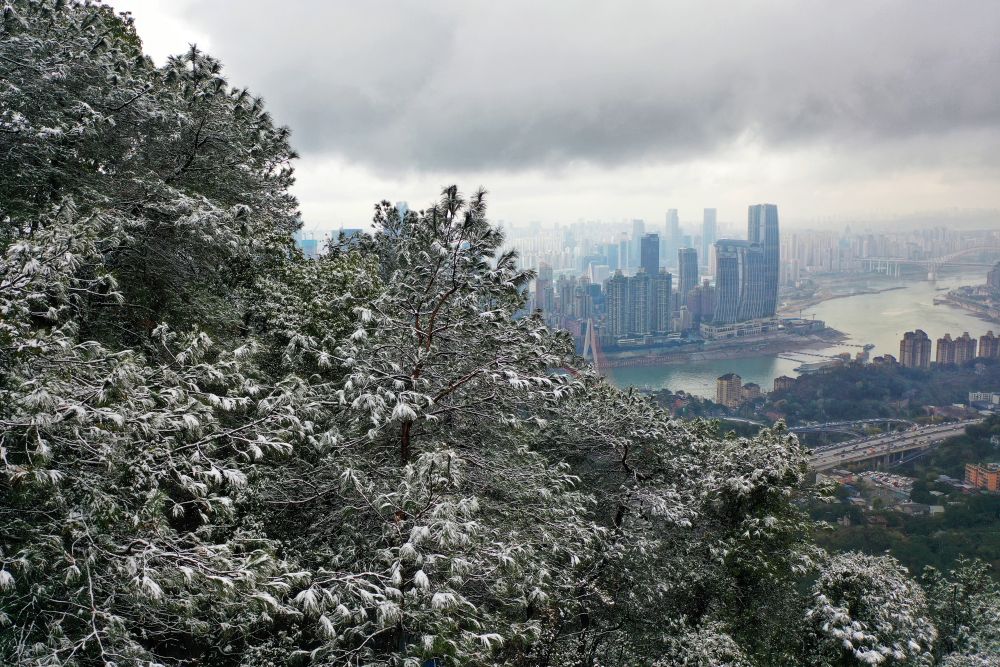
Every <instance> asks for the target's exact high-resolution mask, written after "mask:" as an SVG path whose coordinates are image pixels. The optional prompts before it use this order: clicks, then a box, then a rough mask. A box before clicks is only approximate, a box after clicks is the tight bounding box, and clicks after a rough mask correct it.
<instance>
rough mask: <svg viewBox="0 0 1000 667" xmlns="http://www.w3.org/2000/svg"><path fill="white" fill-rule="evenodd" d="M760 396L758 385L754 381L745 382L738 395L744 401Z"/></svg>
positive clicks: (753, 399)
mask: <svg viewBox="0 0 1000 667" xmlns="http://www.w3.org/2000/svg"><path fill="white" fill-rule="evenodd" d="M760 396H761V394H760V385H759V384H757V383H756V382H747V383H746V384H745V385H743V387H742V388H741V389H740V397H741V398H742V399H743V401H744V402H746V401H755V400H757V399H758V398H760Z"/></svg>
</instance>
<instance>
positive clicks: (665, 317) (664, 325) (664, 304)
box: [653, 269, 673, 333]
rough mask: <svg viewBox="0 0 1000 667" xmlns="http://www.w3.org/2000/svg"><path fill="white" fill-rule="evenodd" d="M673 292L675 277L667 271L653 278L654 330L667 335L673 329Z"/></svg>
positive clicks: (661, 270) (663, 270)
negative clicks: (671, 324)
mask: <svg viewBox="0 0 1000 667" xmlns="http://www.w3.org/2000/svg"><path fill="white" fill-rule="evenodd" d="M672 290H673V276H672V275H670V274H669V273H667V271H666V269H660V271H659V272H658V273H657V274H656V275H655V276H654V278H653V321H654V325H653V330H654V331H656V332H657V333H667V332H669V331H670V329H671V327H670V320H671V318H672V317H673V303H672V301H671V298H670V297H671V294H670V293H671V291H672Z"/></svg>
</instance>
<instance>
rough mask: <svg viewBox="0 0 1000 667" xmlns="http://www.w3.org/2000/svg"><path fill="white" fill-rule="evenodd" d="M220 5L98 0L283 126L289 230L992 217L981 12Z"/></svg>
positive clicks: (993, 125)
mask: <svg viewBox="0 0 1000 667" xmlns="http://www.w3.org/2000/svg"><path fill="white" fill-rule="evenodd" d="M236 7H237V5H236V4H234V3H232V2H217V3H210V4H206V3H194V2H190V1H186V0H172V1H171V2H164V1H153V0H142V1H141V2H139V1H135V0H132V1H125V2H120V3H116V8H117V9H121V10H130V11H132V12H133V13H134V15H135V17H136V21H137V30H138V33H139V35H140V37H141V38H142V39H143V40H144V42H145V46H146V49H147V50H148V51H150V52H151V53H152V54H153V56H154V57H155V58H156V59H157V60H158V61H159V62H162V61H163V60H164V59H165V58H166V56H167V55H168V54H170V53H176V52H180V51H183V50H185V49H187V48H188V45H189V44H190V43H197V44H198V45H199V46H200V47H202V48H204V49H206V50H208V51H209V52H211V53H212V54H213V55H215V56H217V57H219V58H221V60H222V62H223V64H224V66H225V69H224V73H225V74H228V75H229V76H230V77H231V78H232V80H239V81H241V82H243V83H246V84H248V85H249V86H250V89H251V91H252V92H253V93H255V94H260V95H262V96H263V97H264V98H265V100H266V101H267V102H268V104H269V107H270V108H271V109H272V110H273V113H274V116H275V118H276V119H277V121H278V122H279V123H282V124H288V125H289V126H290V127H291V128H292V129H293V135H292V143H293V145H294V146H295V148H296V149H297V150H298V151H299V152H300V153H301V154H302V158H301V159H300V160H299V161H298V162H297V177H298V182H297V183H296V185H295V186H294V192H295V194H297V196H298V197H299V199H300V201H301V203H302V210H303V214H304V220H305V222H306V226H307V228H316V229H324V230H326V229H335V228H337V227H340V226H344V227H359V226H366V225H367V224H368V223H369V221H370V218H371V210H372V206H373V205H374V203H376V202H377V201H380V200H381V199H384V198H390V199H392V200H393V201H395V200H408V201H410V203H411V205H412V206H413V207H414V208H418V209H419V208H423V207H424V206H426V205H427V204H428V203H429V199H428V195H427V193H428V192H434V191H437V190H440V189H441V187H443V186H445V185H448V184H450V183H458V184H459V185H460V186H461V187H462V189H463V190H464V191H466V192H472V191H473V190H474V189H475V188H476V187H478V186H480V185H482V186H485V187H486V188H487V189H489V190H490V192H491V193H492V195H493V196H492V198H491V216H492V217H493V218H494V219H497V220H501V219H502V220H505V221H513V222H517V223H525V224H527V223H535V222H540V223H543V224H556V223H569V222H573V221H575V220H578V219H605V220H613V219H620V218H634V217H641V218H643V219H645V220H647V221H654V220H662V219H663V217H662V216H663V211H664V210H666V209H667V208H668V207H676V208H678V209H679V210H680V211H681V212H682V219H683V220H685V221H687V220H690V221H692V222H696V221H697V220H698V219H699V218H700V212H701V211H702V209H703V208H705V207H714V208H717V209H718V216H719V221H720V222H725V221H730V222H731V221H735V220H739V219H740V218H741V217H742V215H741V213H740V211H741V209H742V207H743V205H744V202H746V201H777V202H780V203H781V205H782V210H783V223H784V225H785V228H786V229H793V228H798V227H802V226H808V225H810V224H813V225H816V224H824V223H829V222H830V221H837V223H838V224H839V223H840V222H843V221H846V222H881V223H884V224H897V225H904V224H911V223H913V222H914V221H917V220H923V219H926V218H928V217H929V218H932V219H933V218H935V217H937V218H947V219H952V220H959V221H969V222H968V223H969V224H981V223H983V222H984V221H987V222H991V223H992V224H995V223H996V220H997V219H998V218H1000V214H998V213H997V211H998V209H1000V191H998V190H997V188H996V187H995V182H996V178H997V176H998V175H1000V158H998V156H1000V150H998V148H1000V94H998V91H997V87H998V85H1000V84H998V83H997V82H996V77H994V76H992V72H994V71H995V67H996V63H997V60H998V51H997V46H996V44H995V40H994V39H993V38H992V37H993V34H994V33H995V29H996V27H997V26H998V25H1000V6H997V5H996V4H995V3H985V2H979V3H963V4H962V5H960V6H954V5H946V4H932V3H920V4H912V3H905V2H902V1H894V2H886V3H879V4H878V5H871V6H868V5H829V4H825V3H819V2H806V3H794V4H792V3H767V4H764V3H748V4H745V5H740V6H738V7H727V8H726V11H725V12H723V13H720V12H718V11H716V10H715V9H713V8H711V7H709V6H704V7H702V6H695V5H683V4H679V3H629V4H625V5H605V4H599V5H595V6H593V7H592V11H588V12H576V11H571V9H572V6H571V5H569V4H566V3H559V2H553V3H546V4H545V5H544V6H543V7H537V6H532V7H531V8H530V11H531V15H532V26H531V28H530V29H523V28H525V26H524V24H523V21H522V20H521V17H522V16H523V15H524V13H525V12H526V11H528V9H529V8H528V6H527V5H524V4H521V3H517V2H514V3H504V4H503V5H495V4H493V5H487V4H483V3H436V4H435V5H433V6H425V5H417V4H394V5H384V4H381V3H372V4H371V5H370V6H369V5H366V6H364V7H362V6H359V5H357V4H346V3H343V4H342V3H322V4H315V3H291V4H289V5H286V6H283V7H282V8H281V10H280V11H275V10H274V9H273V8H272V7H271V5H269V4H265V3H262V2H258V1H257V0H251V1H249V2H243V3H239V7H240V8H241V9H246V10H248V11H242V12H236V11H234V9H235V8H236ZM515 24H516V25H517V26H518V29H517V30H512V29H510V28H512V27H513V26H514V25H515ZM729 26H739V27H740V28H739V29H738V30H729V29H727V28H728V27H729ZM293 27H294V30H293V29H292V28H293ZM302 31H305V34H303V33H302ZM471 33H474V34H476V36H477V37H476V41H477V49H476V50H475V52H474V53H470V52H469V51H468V49H464V48H460V45H461V44H462V43H463V41H464V38H463V35H468V34H471ZM285 34H296V35H298V37H297V38H296V40H295V41H288V40H283V38H282V36H283V35H285ZM553 34H558V35H559V39H557V40H553V39H552V38H551V36H552V35H553ZM330 35H334V36H336V39H330V38H329V36H330ZM260 43H270V44H271V45H272V48H268V49H260V48H258V47H257V46H256V45H257V44H260ZM387 44H392V45H395V46H394V47H393V48H387V47H386V45H387ZM665 44H669V45H670V47H669V48H668V49H664V48H663V45H665ZM471 81H481V82H482V85H468V84H467V83H465V82H471ZM459 118H461V122H460V121H459ZM893 221H895V222H893Z"/></svg>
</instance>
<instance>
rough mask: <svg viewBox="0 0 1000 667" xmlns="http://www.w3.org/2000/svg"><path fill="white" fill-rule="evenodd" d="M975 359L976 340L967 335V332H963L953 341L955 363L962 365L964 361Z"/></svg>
mask: <svg viewBox="0 0 1000 667" xmlns="http://www.w3.org/2000/svg"><path fill="white" fill-rule="evenodd" d="M975 358H976V339H975V338H973V337H972V336H970V335H969V332H968V331H966V332H963V333H962V335H961V336H959V337H958V338H956V339H955V363H956V364H964V363H965V362H966V361H971V360H973V359H975Z"/></svg>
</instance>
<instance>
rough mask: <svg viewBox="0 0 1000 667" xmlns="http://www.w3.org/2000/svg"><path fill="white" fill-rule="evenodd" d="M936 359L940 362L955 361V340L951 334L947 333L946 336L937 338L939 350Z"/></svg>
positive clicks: (951, 362)
mask: <svg viewBox="0 0 1000 667" xmlns="http://www.w3.org/2000/svg"><path fill="white" fill-rule="evenodd" d="M936 355H937V356H935V357H934V361H935V362H937V363H939V364H953V363H955V341H954V340H952V338H951V334H950V333H946V334H945V335H944V337H942V338H938V339H937V352H936Z"/></svg>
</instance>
